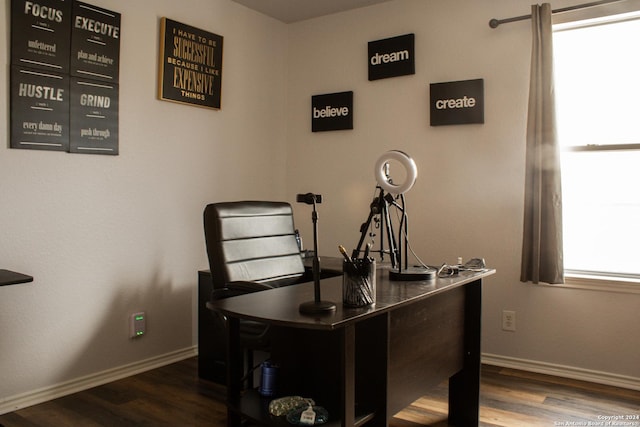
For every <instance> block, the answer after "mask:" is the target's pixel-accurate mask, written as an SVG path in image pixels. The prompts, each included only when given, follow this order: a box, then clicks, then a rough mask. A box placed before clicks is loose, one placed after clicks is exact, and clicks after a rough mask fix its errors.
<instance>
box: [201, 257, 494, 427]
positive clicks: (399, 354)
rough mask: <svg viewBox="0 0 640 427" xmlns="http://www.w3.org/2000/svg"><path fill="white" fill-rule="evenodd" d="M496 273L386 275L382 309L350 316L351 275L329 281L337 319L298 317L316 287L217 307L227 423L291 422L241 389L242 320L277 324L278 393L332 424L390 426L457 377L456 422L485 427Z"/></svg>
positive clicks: (452, 410) (452, 414) (452, 407)
mask: <svg viewBox="0 0 640 427" xmlns="http://www.w3.org/2000/svg"><path fill="white" fill-rule="evenodd" d="M494 273H495V270H487V271H484V272H479V273H470V272H463V273H461V274H460V275H459V276H455V277H450V278H445V279H441V278H438V279H434V280H430V281H420V282H391V281H389V280H388V270H386V269H384V268H378V274H377V277H376V280H377V300H376V304H375V307H369V308H359V309H349V308H344V307H343V306H342V304H341V301H342V294H341V291H342V278H341V277H334V278H330V279H324V280H323V281H322V298H323V299H324V300H329V301H333V302H336V303H337V305H338V308H337V310H336V311H335V313H333V314H330V315H325V316H319V317H311V316H304V315H301V314H300V313H299V312H298V306H299V304H300V303H301V302H304V301H309V300H312V299H313V285H312V284H302V285H297V286H290V287H285V288H278V289H273V290H268V291H263V292H258V293H253V294H248V295H242V296H238V297H234V298H229V299H225V300H221V301H216V302H215V303H209V304H207V306H208V307H209V308H210V309H215V310H219V311H220V312H222V313H224V314H225V315H226V316H227V317H228V318H229V334H228V337H229V338H228V343H227V345H228V349H229V356H228V360H229V363H228V366H227V369H228V374H229V376H228V379H229V382H228V389H227V413H228V425H229V426H239V425H240V423H241V419H242V418H247V419H249V420H251V421H254V422H257V423H259V424H264V425H276V426H278V425H283V426H284V425H288V424H287V422H286V420H283V419H276V418H274V417H271V416H270V415H269V414H268V411H267V410H266V407H267V405H268V402H269V400H270V399H265V398H261V396H260V395H258V394H257V392H253V391H247V392H245V393H242V392H241V383H240V378H241V376H242V372H243V367H242V357H241V354H242V353H241V349H240V346H239V340H238V332H239V319H253V320H259V321H262V322H266V323H269V324H271V325H272V334H273V338H272V347H271V348H272V351H271V359H272V361H273V362H275V363H277V364H278V365H279V367H280V368H279V373H278V392H279V395H301V396H305V397H312V398H314V399H315V401H316V403H317V404H319V405H321V406H324V407H325V408H327V410H328V411H329V413H330V416H331V421H330V425H336V426H337V425H343V426H359V425H362V424H364V423H368V424H367V425H374V426H386V425H388V420H389V418H391V417H392V416H393V415H394V414H395V413H396V412H398V411H400V410H401V409H403V408H405V407H406V406H407V405H409V404H410V403H411V402H413V401H414V400H416V399H417V398H419V397H421V396H423V395H424V394H425V392H426V391H427V390H428V389H429V388H430V387H432V386H434V385H437V384H439V383H440V382H441V381H443V380H444V379H447V378H448V379H449V421H450V423H452V424H454V425H458V426H464V427H470V426H477V425H478V415H479V394H480V331H481V329H480V314H481V294H482V278H484V277H486V276H488V275H491V274H494Z"/></svg>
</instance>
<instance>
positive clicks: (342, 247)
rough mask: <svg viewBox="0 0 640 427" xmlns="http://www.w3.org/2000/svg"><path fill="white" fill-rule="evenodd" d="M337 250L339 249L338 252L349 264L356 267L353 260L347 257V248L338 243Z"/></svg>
mask: <svg viewBox="0 0 640 427" xmlns="http://www.w3.org/2000/svg"><path fill="white" fill-rule="evenodd" d="M338 250H339V251H340V253H341V254H342V256H343V257H344V259H346V260H347V262H348V263H349V264H351V266H352V267H353V268H355V269H356V270H357V269H358V267H356V264H355V263H354V262H353V260H352V259H351V258H349V255H347V250H346V249H345V248H344V246H342V245H338Z"/></svg>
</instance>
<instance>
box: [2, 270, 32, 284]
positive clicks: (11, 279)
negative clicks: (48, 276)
mask: <svg viewBox="0 0 640 427" xmlns="http://www.w3.org/2000/svg"><path fill="white" fill-rule="evenodd" d="M27 282H33V277H31V276H27V275H26V274H22V273H16V272H15V271H9V270H0V286H6V285H17V284H18V283H27Z"/></svg>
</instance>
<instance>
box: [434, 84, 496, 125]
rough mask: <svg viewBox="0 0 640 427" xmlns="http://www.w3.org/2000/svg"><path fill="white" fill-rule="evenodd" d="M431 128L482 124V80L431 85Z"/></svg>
mask: <svg viewBox="0 0 640 427" xmlns="http://www.w3.org/2000/svg"><path fill="white" fill-rule="evenodd" d="M430 89H431V126H442V125H459V124H467V123H484V80H483V79H475V80H464V81H459V82H447V83H431V87H430Z"/></svg>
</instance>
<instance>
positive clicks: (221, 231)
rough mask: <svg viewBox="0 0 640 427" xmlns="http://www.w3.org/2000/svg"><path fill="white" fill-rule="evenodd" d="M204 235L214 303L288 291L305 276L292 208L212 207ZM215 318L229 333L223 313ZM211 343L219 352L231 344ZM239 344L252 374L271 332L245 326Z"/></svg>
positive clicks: (265, 205) (234, 204) (259, 204)
mask: <svg viewBox="0 0 640 427" xmlns="http://www.w3.org/2000/svg"><path fill="white" fill-rule="evenodd" d="M204 234H205V242H206V246H207V254H208V257H209V267H210V269H211V276H212V280H213V293H212V297H211V298H212V300H218V299H223V298H228V297H231V296H235V295H241V294H245V293H249V292H258V291H262V290H265V289H271V288H275V287H280V286H288V285H291V284H294V283H297V282H299V281H300V280H301V279H302V277H303V275H304V272H305V270H304V265H303V263H302V258H301V256H300V248H299V247H298V244H297V240H296V236H295V229H294V224H293V210H292V209H291V205H290V204H288V203H285V202H265V201H242V202H222V203H212V204H210V205H207V207H206V208H205V210H204ZM214 316H215V317H216V319H217V321H218V322H219V323H220V324H219V327H218V328H217V329H218V330H221V331H226V318H225V317H224V316H222V315H221V314H219V313H215V314H214ZM212 339H217V340H219V341H220V347H223V346H224V343H225V342H226V340H225V339H224V335H223V336H222V337H212ZM240 340H241V343H242V346H243V347H244V348H245V350H246V352H245V353H246V365H247V369H248V370H249V369H251V368H252V365H253V351H255V350H265V351H266V350H268V347H269V329H268V327H267V326H266V325H264V324H262V323H259V322H252V321H241V322H240ZM251 377H252V376H251V375H249V378H251ZM249 387H251V381H250V380H249Z"/></svg>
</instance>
